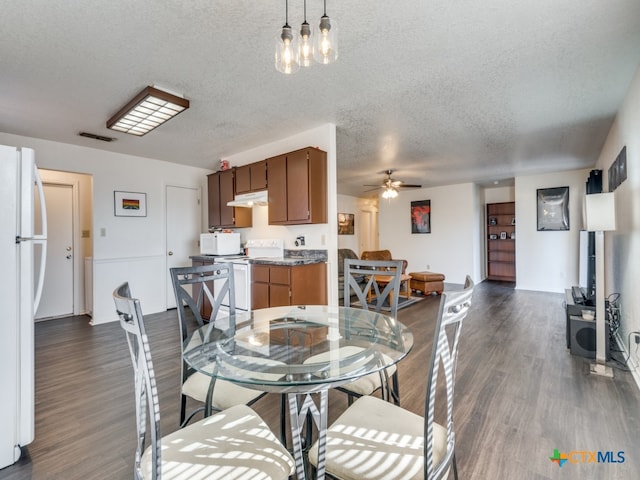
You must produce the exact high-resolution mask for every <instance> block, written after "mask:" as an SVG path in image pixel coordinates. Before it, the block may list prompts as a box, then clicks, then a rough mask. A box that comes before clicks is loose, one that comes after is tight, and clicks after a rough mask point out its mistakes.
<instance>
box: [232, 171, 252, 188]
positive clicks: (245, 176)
mask: <svg viewBox="0 0 640 480" xmlns="http://www.w3.org/2000/svg"><path fill="white" fill-rule="evenodd" d="M249 192H251V165H244V166H242V167H236V193H249Z"/></svg>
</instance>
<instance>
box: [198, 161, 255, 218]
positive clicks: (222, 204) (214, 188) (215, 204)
mask: <svg viewBox="0 0 640 480" xmlns="http://www.w3.org/2000/svg"><path fill="white" fill-rule="evenodd" d="M235 173H236V169H235V168H231V169H229V170H222V171H220V172H216V173H212V174H211V175H207V186H208V191H209V197H208V199H209V227H250V226H251V225H252V218H253V217H252V212H251V209H250V208H236V207H228V206H227V202H230V201H232V200H233V198H234V197H235V194H236V188H235Z"/></svg>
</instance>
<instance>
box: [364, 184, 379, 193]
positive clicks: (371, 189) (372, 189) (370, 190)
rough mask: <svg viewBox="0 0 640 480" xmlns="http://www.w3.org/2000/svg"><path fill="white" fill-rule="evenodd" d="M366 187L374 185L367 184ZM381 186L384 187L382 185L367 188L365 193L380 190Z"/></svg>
mask: <svg viewBox="0 0 640 480" xmlns="http://www.w3.org/2000/svg"><path fill="white" fill-rule="evenodd" d="M365 187H373V185H365ZM379 188H382V187H375V188H370V189H369V190H365V193H366V192H373V191H374V190H378V189H379Z"/></svg>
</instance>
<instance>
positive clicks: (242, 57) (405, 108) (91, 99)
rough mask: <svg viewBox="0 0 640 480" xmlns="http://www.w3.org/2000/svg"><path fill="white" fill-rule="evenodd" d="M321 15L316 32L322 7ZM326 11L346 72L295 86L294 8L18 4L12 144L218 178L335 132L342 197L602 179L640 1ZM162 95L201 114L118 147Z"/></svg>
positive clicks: (339, 68)
mask: <svg viewBox="0 0 640 480" xmlns="http://www.w3.org/2000/svg"><path fill="white" fill-rule="evenodd" d="M307 3H308V7H307V12H308V13H307V17H308V20H309V23H311V24H312V25H313V26H314V27H315V26H316V25H317V19H318V18H319V17H320V15H321V14H322V2H321V1H320V0H309V1H308V2H307ZM327 4H328V5H327V13H328V15H329V16H330V17H331V18H332V19H335V20H336V21H337V23H338V25H339V33H338V36H339V41H340V57H339V59H338V61H337V63H335V64H332V65H328V66H320V65H314V66H313V67H311V68H309V69H301V70H300V72H298V73H297V74H295V75H292V76H285V75H282V74H280V73H278V72H277V71H276V70H275V68H274V66H273V55H274V47H275V38H276V35H277V33H278V30H279V28H280V27H281V26H282V24H283V23H284V2H282V1H264V0H262V1H259V2H256V1H249V0H236V1H232V2H230V1H214V0H207V1H205V0H190V1H177V0H175V1H160V0H155V1H153V0H137V1H130V0H129V1H128V0H110V1H108V2H101V1H96V0H57V1H55V2H51V1H49V0H30V1H29V0H22V1H5V2H2V28H1V29H0V65H1V66H0V131H3V132H7V133H13V134H18V135H25V136H33V137H39V138H44V139H49V140H55V141H59V142H65V143H73V144H78V145H85V146H90V147H95V148H101V149H105V150H110V151H114V152H122V153H129V154H133V155H140V156H145V157H152V158H157V159H162V160H167V161H170V162H176V163H184V164H188V165H194V166H199V167H204V168H209V169H215V168H216V167H217V164H218V160H219V159H220V158H224V157H226V156H228V155H231V154H233V153H237V152H241V151H244V150H247V149H250V148H253V147H256V146H258V145H261V144H264V143H268V142H271V141H273V140H275V139H279V138H283V137H286V136H289V135H292V134H294V133H297V132H300V131H302V130H307V129H309V128H313V127H316V126H319V125H321V124H323V123H327V122H332V123H335V124H336V126H337V156H338V173H339V175H338V191H339V193H343V194H350V195H361V194H363V192H364V191H365V190H366V188H365V187H363V186H362V185H363V184H370V183H377V182H378V181H381V180H382V179H383V175H382V174H380V173H379V172H381V171H383V170H385V169H387V168H393V169H395V170H397V172H396V173H395V174H394V177H396V178H399V179H402V180H405V181H407V182H409V183H420V184H423V185H424V186H435V185H445V184H452V183H459V182H478V183H481V184H492V183H493V181H495V180H501V181H502V180H505V179H509V178H512V177H513V176H514V175H517V174H528V173H536V172H550V171H557V170H567V169H574V168H583V167H590V166H592V165H594V163H595V161H596V159H597V156H598V154H599V152H600V150H601V147H602V145H603V143H604V140H605V137H606V135H607V133H608V131H609V129H610V127H611V123H612V121H613V118H614V116H615V113H616V111H617V110H618V108H619V106H620V103H621V101H622V99H623V97H624V94H625V93H626V91H627V89H628V87H629V84H630V81H631V79H632V77H633V75H634V73H635V71H636V69H637V68H638V65H639V64H640V48H639V46H640V2H639V1H638V0H609V1H604V0H563V1H557V0H539V1H536V2H534V1H531V0H510V1H506V0H485V1H483V2H468V1H460V0H448V1H446V2H445V1H442V0H434V1H431V2H426V1H418V0H405V1H402V2H382V1H378V2H372V1H370V0H369V1H364V0H352V1H343V2H339V1H335V0H328V2H327ZM301 22H302V2H301V1H291V2H290V5H289V23H290V24H291V25H292V26H294V28H295V29H297V28H298V27H299V24H300V23H301ZM151 84H155V85H157V86H160V87H165V88H167V89H169V90H171V91H174V92H179V93H182V94H184V96H186V97H187V98H188V99H189V100H190V101H191V108H190V109H189V110H187V111H186V112H184V113H182V114H181V115H180V116H178V117H177V118H176V119H174V120H172V121H170V122H169V123H167V124H166V125H164V126H161V127H160V128H158V129H156V130H155V131H153V132H151V133H149V134H148V135H146V136H144V137H142V138H138V137H133V136H129V135H126V134H121V133H118V132H113V131H111V130H107V129H106V127H105V122H106V120H107V119H108V118H109V117H111V115H113V114H114V113H115V112H116V111H117V110H118V109H120V107H122V106H123V105H124V104H125V103H126V102H127V101H128V100H129V99H130V98H131V97H133V96H134V95H135V94H136V93H137V92H138V91H139V90H141V89H142V88H143V87H144V86H146V85H151ZM80 131H88V132H92V133H96V134H99V135H106V136H112V137H116V138H117V141H115V142H112V143H109V144H107V143H102V142H98V141H95V140H90V139H86V138H83V137H79V136H78V135H77V134H78V132H80ZM256 160H258V159H256Z"/></svg>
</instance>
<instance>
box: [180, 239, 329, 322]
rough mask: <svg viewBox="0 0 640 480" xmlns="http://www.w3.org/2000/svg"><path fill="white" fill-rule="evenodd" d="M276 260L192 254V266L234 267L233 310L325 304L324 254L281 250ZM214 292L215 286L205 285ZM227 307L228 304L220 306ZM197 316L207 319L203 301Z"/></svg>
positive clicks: (207, 314) (325, 273)
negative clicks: (230, 265) (221, 263)
mask: <svg viewBox="0 0 640 480" xmlns="http://www.w3.org/2000/svg"><path fill="white" fill-rule="evenodd" d="M281 252H282V255H281V256H276V257H255V258H251V257H240V256H238V257H236V258H233V257H217V256H213V255H194V256H191V257H190V258H191V261H192V264H193V265H194V266H196V265H206V264H211V263H216V262H217V263H219V262H226V261H228V262H232V263H233V264H234V289H235V294H236V309H239V310H255V309H258V308H267V307H273V306H286V305H327V251H326V250H286V249H284V250H281ZM209 288H210V289H211V290H212V291H214V292H215V285H211V286H209ZM225 304H226V305H228V301H227V302H224V301H223V305H225ZM201 310H202V311H201V313H202V315H203V317H205V318H209V316H210V313H211V305H210V303H209V301H208V299H206V298H205V299H204V303H203V305H202V309H201Z"/></svg>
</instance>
